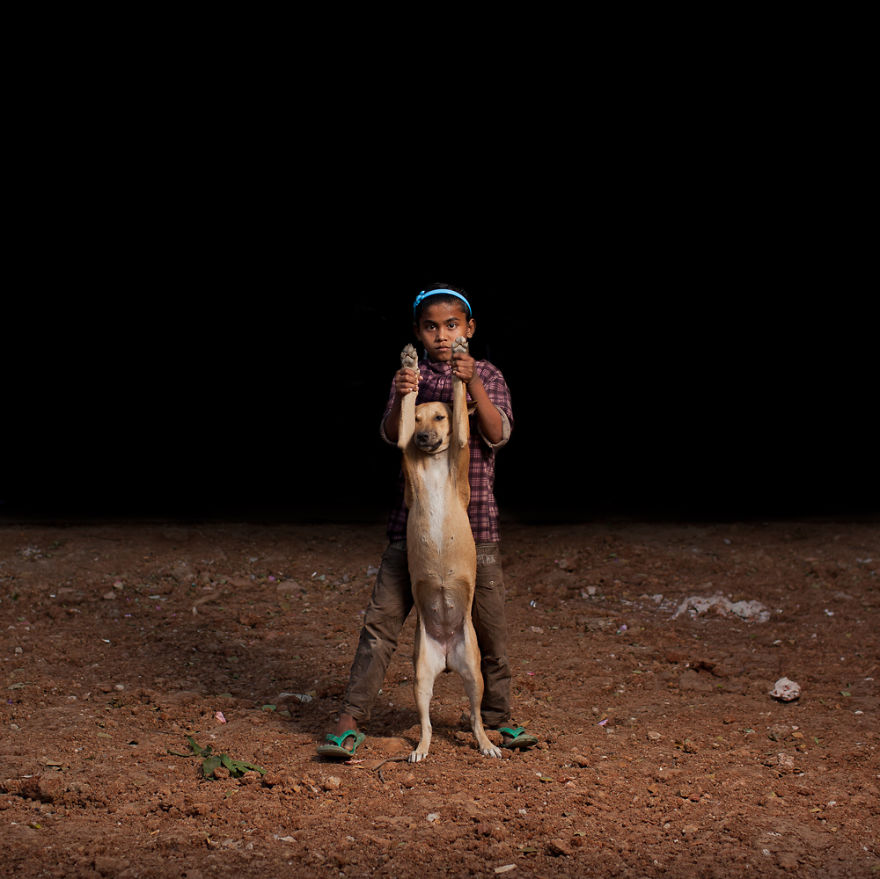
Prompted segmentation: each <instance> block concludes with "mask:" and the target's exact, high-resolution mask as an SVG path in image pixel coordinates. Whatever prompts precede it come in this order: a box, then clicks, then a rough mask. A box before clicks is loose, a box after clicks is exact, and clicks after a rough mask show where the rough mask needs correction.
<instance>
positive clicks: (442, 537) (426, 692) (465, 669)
mask: <svg viewBox="0 0 880 879" xmlns="http://www.w3.org/2000/svg"><path fill="white" fill-rule="evenodd" d="M452 350H453V353H455V352H457V351H465V352H466V351H467V340H466V339H465V338H464V337H462V336H460V337H459V338H457V339H456V340H455V342H454V343H453V346H452ZM400 361H401V365H402V366H403V367H404V368H406V369H411V370H413V371H414V372H415V373H416V374H418V358H417V356H416V350H415V348H414V347H413V346H412V345H407V346H406V348H404V349H403V352H402V354H401V356H400ZM469 437H470V429H469V425H468V409H467V400H466V394H465V386H464V383H463V382H462V381H461V380H460V379H459V378H457V377H455V376H453V378H452V405H451V406H450V405H449V404H448V403H422V404H420V405H419V406H416V403H415V394H410V395H409V396H407V397H405V398H404V399H403V401H402V402H401V412H400V434H399V437H398V443H397V444H398V446H399V447H400V449H401V451H402V453H403V472H404V477H405V482H406V487H405V492H406V504H407V507H408V509H409V512H408V517H407V534H406V544H407V556H408V563H409V573H410V579H411V581H412V591H413V599H414V602H415V607H416V612H417V614H418V619H417V622H416V634H415V655H414V658H413V661H414V666H415V700H416V706H417V708H418V712H419V722H420V723H421V738H420V740H419V744H418V747H417V748H416V749H415V750H414V751H413V752H412V753H411V754H410V755H409V760H410V762H413V763H415V762H418V761H420V760H424V759H425V757H426V756H427V754H428V748H429V747H430V745H431V713H430V703H431V696H432V694H433V692H434V681H435V680H436V679H437V676H438V675H439V674H440V673H441V672H443V671H455V672H458V674H459V675H460V676H461V678H462V680H463V681H464V686H465V692H466V693H467V696H468V700H469V702H470V721H471V728H472V729H473V732H474V737H475V738H476V740H477V744H478V746H479V748H480V751H481V753H482V754H484V755H485V756H487V757H500V756H501V751H500V750H499V749H498V748H497V747H495V745H493V744H492V742H491V741H490V740H489V737H488V736H487V735H486V731H485V729H484V728H483V721H482V718H481V717H480V703H481V701H482V698H483V678H482V674H481V672H480V650H479V647H478V645H477V635H476V632H475V631H474V626H473V622H472V621H471V607H472V605H473V600H474V588H475V585H476V572H477V553H476V547H475V546H474V538H473V533H472V532H471V526H470V521H469V520H468V515H467V508H468V502H469V501H470V484H469V483H468V462H469V459H470V451H469V446H468V440H469Z"/></svg>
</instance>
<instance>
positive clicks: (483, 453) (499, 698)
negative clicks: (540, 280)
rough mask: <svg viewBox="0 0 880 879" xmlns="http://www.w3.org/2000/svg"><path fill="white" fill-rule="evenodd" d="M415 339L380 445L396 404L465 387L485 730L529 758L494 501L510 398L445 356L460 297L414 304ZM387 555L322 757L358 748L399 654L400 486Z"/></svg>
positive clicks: (428, 293) (395, 422) (460, 314)
mask: <svg viewBox="0 0 880 879" xmlns="http://www.w3.org/2000/svg"><path fill="white" fill-rule="evenodd" d="M413 322H414V331H415V335H416V338H417V339H418V340H419V341H420V342H421V344H422V345H423V346H424V351H425V356H424V357H423V358H422V359H421V360H420V361H419V373H420V376H419V377H418V378H417V376H416V375H415V373H414V372H412V371H411V370H408V369H400V370H398V372H397V373H395V375H394V379H393V382H392V387H391V394H390V397H389V400H388V404H387V406H386V407H385V414H384V416H383V418H382V424H381V432H382V436H383V438H384V439H385V440H386V442H388V443H391V444H393V445H396V443H397V437H398V429H399V426H400V402H401V400H402V399H403V397H405V396H406V395H407V394H412V393H417V394H418V397H417V398H416V401H417V403H426V402H431V401H438V400H439V401H442V402H446V403H451V402H452V376H457V377H458V378H460V379H461V380H462V381H463V382H464V383H465V384H466V385H467V390H468V394H469V396H470V399H471V402H472V403H473V404H474V405H475V406H476V411H475V414H474V415H473V416H472V419H471V438H470V470H469V480H470V487H471V500H470V505H469V506H468V517H469V519H470V523H471V530H472V531H473V534H474V541H475V543H476V546H477V578H476V589H475V594H474V604H473V615H472V616H473V622H474V628H475V629H476V632H477V640H478V642H479V646H480V653H481V656H482V661H481V669H482V673H483V683H484V694H483V702H482V706H481V714H482V718H483V723H484V725H485V726H486V727H487V728H488V729H497V730H499V731H500V732H501V734H502V747H506V748H529V747H531V746H533V745H535V744H536V743H537V739H536V738H535V737H534V736H532V735H529V734H528V733H526V732H525V730H524V729H523V728H522V727H518V728H512V724H511V723H510V665H509V663H508V661H507V621H506V617H505V609H504V585H503V580H502V572H501V559H500V555H499V546H498V543H499V539H500V535H499V530H498V505H497V503H496V501H495V495H494V491H493V486H494V480H495V451H496V449H499V448H501V447H502V446H503V445H505V444H506V443H507V440H508V439H509V437H510V431H511V427H512V425H513V414H512V411H511V405H510V392H509V390H508V388H507V384H506V383H505V381H504V376H503V375H502V374H501V372H500V370H498V369H497V368H496V367H495V366H493V365H492V364H491V363H489V362H488V361H486V360H474V358H473V357H471V356H470V355H469V354H456V355H455V357H453V355H452V342H453V340H454V339H456V338H458V337H459V336H464V337H465V338H467V339H470V338H471V337H472V336H473V335H474V332H475V330H476V323H475V322H474V319H473V317H472V315H471V307H470V303H469V302H468V301H467V299H466V298H465V294H464V291H462V290H460V289H458V288H456V287H449V286H448V285H445V284H436V285H434V286H432V287H429V288H428V289H427V290H425V291H423V292H422V293H419V295H418V296H417V297H416V300H415V302H414V303H413ZM388 538H389V545H388V547H387V549H386V550H385V553H384V555H383V556H382V563H381V566H380V568H379V573H378V575H377V577H376V584H375V587H374V589H373V594H372V597H371V598H370V602H369V604H368V605H367V611H366V615H365V618H364V625H363V628H362V630H361V634H360V640H359V643H358V648H357V652H356V654H355V658H354V662H353V663H352V667H351V674H350V677H349V683H348V688H347V690H346V692H345V696H344V698H343V706H342V712H341V713H340V715H339V719H338V722H337V725H336V734H335V735H332V734H328V735H327V743H326V744H322V745H320V746H319V747H318V753H319V754H320V755H321V756H322V757H333V758H348V757H351V756H352V755H353V754H354V753H355V751H356V750H357V748H358V746H359V745H360V743H361V742H362V741H363V740H364V738H365V736H364V734H363V733H362V732H361V731H360V730H359V728H358V724H359V723H360V722H362V721H365V720H367V719H368V718H369V715H370V710H371V708H372V706H373V702H374V700H375V698H376V696H377V695H378V693H379V689H380V687H381V686H382V683H383V682H384V680H385V672H386V669H387V668H388V663H389V662H390V661H391V656H392V654H393V653H394V650H395V648H396V647H397V640H398V637H399V635H400V631H401V629H402V628H403V624H404V622H405V621H406V618H407V616H408V615H409V612H410V610H412V607H413V597H412V587H411V585H410V578H409V570H408V567H407V556H406V506H405V504H404V500H403V481H402V478H401V483H400V494H399V499H398V502H397V505H396V507H395V509H394V510H393V511H392V514H391V516H390V518H389V522H388Z"/></svg>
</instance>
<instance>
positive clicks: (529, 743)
mask: <svg viewBox="0 0 880 879" xmlns="http://www.w3.org/2000/svg"><path fill="white" fill-rule="evenodd" d="M498 732H500V733H501V747H502V748H509V749H510V750H521V751H526V750H528V749H529V748H534V747H535V745H537V744H538V737H537V736H533V735H532V734H531V733H527V732H526V730H525V727H523V726H515V727H510V726H499V727H498Z"/></svg>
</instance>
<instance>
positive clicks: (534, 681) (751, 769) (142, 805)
mask: <svg viewBox="0 0 880 879" xmlns="http://www.w3.org/2000/svg"><path fill="white" fill-rule="evenodd" d="M383 531H384V529H383V527H382V525H381V524H375V525H374V524H366V525H332V524H330V525H297V524H289V523H284V524H279V523H268V524H266V523H261V524H239V523H230V522H222V523H218V522H202V523H189V524H188V523H181V522H172V521H169V522H143V521H142V522H129V523H126V522H109V523H107V522H104V523H100V522H92V523H82V522H80V523H74V524H68V525H65V524H54V523H53V524H45V523H33V522H30V523H27V522H25V523H20V522H19V523H6V524H5V525H3V526H2V527H0V602H2V603H0V608H2V613H3V622H4V625H3V631H2V637H0V657H2V682H3V683H2V686H3V688H4V693H5V698H4V700H3V706H2V715H0V721H2V722H0V827H2V841H3V857H2V860H0V874H2V875H5V876H16V877H20V879H25V877H38V876H39V877H43V876H63V877H67V876H76V877H90V876H112V877H162V879H165V877H187V879H197V877H214V876H221V877H222V876H230V877H233V876H234V877H249V876H254V877H261V879H266V877H276V876H277V877H280V876H371V875H378V876H387V877H413V876H421V877H425V876H442V875H449V876H488V877H491V876H496V875H505V874H509V875H510V876H512V877H517V876H529V877H532V876H546V877H550V876H602V877H609V876H611V877H613V876H626V877H654V876H664V877H722V876H723V877H740V876H741V877H769V876H798V877H843V876H847V877H848V876H876V875H880V753H878V746H880V724H878V722H877V718H878V709H880V699H878V693H880V690H878V685H877V681H876V679H877V677H878V676H880V592H878V587H880V577H878V575H880V539H878V533H880V532H878V526H877V524H876V523H871V522H865V521H861V522H817V521H804V522H773V523H760V522H754V523H723V524H692V525H687V524H671V523H632V522H595V523H588V524H579V525H552V526H550V525H547V526H543V525H542V526H537V525H527V524H523V523H520V522H512V523H508V524H507V525H506V527H505V532H504V537H505V543H504V562H505V577H506V585H507V601H508V610H509V624H510V629H511V640H512V643H513V646H514V650H513V653H512V657H511V659H512V665H513V673H514V700H515V719H516V720H517V721H518V722H519V723H522V724H525V725H526V726H527V727H528V729H529V730H530V731H533V732H535V733H537V734H538V735H540V737H541V739H542V741H541V744H540V746H539V747H537V748H535V749H534V750H532V751H529V752H525V753H512V754H511V753H508V752H505V756H504V759H502V760H496V759H490V758H485V757H482V756H480V754H479V753H478V752H477V751H476V749H475V746H474V742H473V739H472V736H471V734H470V733H469V732H467V731H464V730H463V729H462V728H461V726H460V716H461V714H462V711H463V710H464V708H465V705H466V700H465V698H464V695H463V691H462V687H461V684H460V681H459V680H458V679H457V678H456V677H455V676H454V675H445V676H442V677H441V678H440V679H439V680H438V682H437V687H436V689H435V698H434V702H433V718H434V725H435V734H434V741H433V744H432V749H431V754H430V757H429V760H428V761H427V762H425V763H422V764H418V765H410V764H408V763H406V762H388V763H385V764H384V765H380V763H381V761H383V760H384V759H385V758H387V757H392V756H397V755H400V754H404V753H406V752H407V751H408V750H409V749H410V748H412V747H413V745H414V744H415V741H416V739H417V730H418V726H417V718H416V714H415V709H414V703H413V696H412V691H411V680H412V673H411V644H412V633H413V622H412V620H410V621H409V623H408V624H407V628H406V630H405V633H404V640H403V644H402V646H401V649H400V651H399V652H398V654H397V656H396V657H395V660H394V661H393V663H392V666H391V668H390V670H389V674H388V678H387V682H386V686H385V687H384V689H383V691H382V694H381V696H380V698H379V703H378V706H377V709H376V712H375V715H374V717H373V719H372V720H371V722H370V723H369V725H368V726H367V728H366V732H367V733H368V738H367V740H366V741H365V743H364V744H363V745H362V746H361V748H360V749H359V751H358V754H357V756H356V759H355V760H353V761H351V762H350V763H349V764H344V763H331V762H323V761H321V760H319V759H318V758H317V756H316V753H315V745H316V743H317V742H318V741H320V740H321V739H322V738H323V735H324V733H326V732H327V731H328V730H329V729H330V728H331V724H332V721H333V719H334V717H335V713H336V711H337V709H338V705H339V698H340V696H341V694H342V691H343V688H344V686H345V682H346V680H347V675H348V670H349V667H350V663H351V660H352V657H353V654H354V649H355V644H356V641H357V637H358V633H359V627H360V621H361V618H362V611H363V609H364V607H365V604H366V601H367V598H368V596H369V592H370V589H371V586H372V581H373V576H374V573H375V566H376V565H377V564H378V562H379V558H380V555H381V552H382V550H383V549H384V533H383ZM715 596H722V597H723V599H724V600H721V599H716V600H715V601H714V602H710V601H708V600H707V601H702V602H701V601H699V600H697V599H711V598H713V597H715ZM783 677H787V678H789V679H791V680H793V681H795V682H796V683H797V684H798V685H799V686H800V688H801V693H800V697H799V698H798V699H796V700H793V701H782V700H781V699H779V698H774V696H772V695H771V694H770V691H771V690H772V689H773V687H774V685H775V683H776V682H777V680H779V679H780V678H783ZM490 735H491V736H496V737H497V734H496V733H490ZM496 740H497V738H496ZM191 742H194V743H195V745H196V746H197V747H198V748H201V749H207V748H208V747H209V746H210V749H211V750H210V752H208V753H203V754H202V755H201V756H196V755H195V754H194V753H193V750H192V747H191ZM220 754H225V755H227V762H226V765H223V764H222V763H221V764H220V766H219V768H217V769H216V770H215V771H214V776H215V777H212V778H210V779H209V778H205V777H204V775H203V765H204V761H208V758H209V757H210V756H212V755H213V756H217V755H220ZM229 760H232V761H235V762H229ZM216 762H217V761H216V760H215V761H214V763H216ZM242 763H247V764H250V765H252V766H256V767H258V769H248V768H247V767H246V766H242V765H241V764H242ZM213 765H214V764H212V763H210V762H207V764H206V768H207V769H208V770H211V769H212V767H213ZM241 773H243V774H241Z"/></svg>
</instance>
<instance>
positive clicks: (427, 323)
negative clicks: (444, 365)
mask: <svg viewBox="0 0 880 879" xmlns="http://www.w3.org/2000/svg"><path fill="white" fill-rule="evenodd" d="M475 327H476V324H475V323H474V321H473V319H471V320H468V319H467V314H466V313H465V310H464V308H463V307H462V306H460V305H452V304H450V303H448V302H438V303H436V304H434V305H427V306H426V307H425V308H423V309H422V316H421V318H420V319H419V322H418V323H417V324H416V325H415V328H414V329H415V333H416V338H417V339H418V340H419V341H420V342H421V343H422V344H423V345H424V346H425V350H426V351H427V352H428V358H429V359H431V360H439V361H441V362H444V361H447V362H448V361H451V360H452V343H453V342H454V341H455V340H456V339H457V338H458V337H459V336H464V337H465V338H466V339H469V338H470V337H471V336H472V335H473V333H474V329H475Z"/></svg>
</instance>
